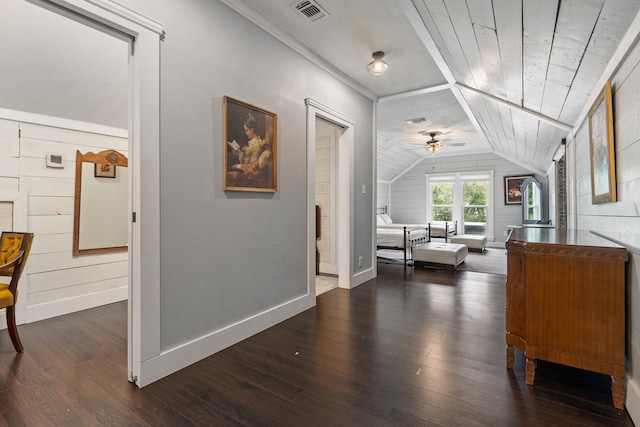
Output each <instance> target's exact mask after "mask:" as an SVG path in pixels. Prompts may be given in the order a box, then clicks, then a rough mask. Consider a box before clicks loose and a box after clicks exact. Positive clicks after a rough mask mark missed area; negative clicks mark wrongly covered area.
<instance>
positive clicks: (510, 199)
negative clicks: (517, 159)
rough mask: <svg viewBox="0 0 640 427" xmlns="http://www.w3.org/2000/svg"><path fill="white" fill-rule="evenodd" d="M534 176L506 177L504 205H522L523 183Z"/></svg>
mask: <svg viewBox="0 0 640 427" xmlns="http://www.w3.org/2000/svg"><path fill="white" fill-rule="evenodd" d="M532 176H533V175H519V176H505V177H504V204H505V205H519V204H521V203H522V190H521V189H520V186H521V185H522V182H523V181H524V180H525V179H527V178H531V177H532Z"/></svg>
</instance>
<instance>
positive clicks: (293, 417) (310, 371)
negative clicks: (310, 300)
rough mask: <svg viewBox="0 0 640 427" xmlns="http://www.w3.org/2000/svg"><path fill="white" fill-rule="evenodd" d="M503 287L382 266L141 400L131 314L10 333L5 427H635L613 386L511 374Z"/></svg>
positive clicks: (83, 315)
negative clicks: (130, 371) (16, 336)
mask: <svg viewBox="0 0 640 427" xmlns="http://www.w3.org/2000/svg"><path fill="white" fill-rule="evenodd" d="M505 298H506V296H505V277H504V276H501V275H492V274H484V273H475V272H464V271H461V272H448V271H437V270H429V269H424V270H412V269H409V270H408V271H407V272H405V271H404V270H403V268H402V266H397V265H392V264H379V266H378V277H377V278H376V279H374V280H371V281H369V282H367V283H365V284H363V285H360V286H358V287H356V288H354V289H351V290H345V289H334V290H331V291H329V292H327V293H324V294H322V295H320V296H319V297H318V298H317V306H316V307H314V308H312V309H310V310H307V311H305V312H303V313H300V314H299V315H297V316H295V317H293V318H291V319H288V320H286V321H284V322H282V323H280V324H278V325H276V326H274V327H272V328H269V329H267V330H265V331H263V332H261V333H259V334H256V335H254V336H252V337H250V338H249V339H247V340H245V341H243V342H240V343H238V344H236V345H234V346H231V347H229V348H228V349H226V350H223V351H221V352H219V353H217V354H215V355H213V356H211V357H208V358H206V359H204V360H202V361H200V362H198V363H195V364H193V365H191V366H189V367H187V368H185V369H183V370H181V371H179V372H177V373H175V374H173V375H170V376H169V377H167V378H164V379H162V380H159V381H157V382H155V383H153V384H150V385H149V386H147V387H145V388H143V389H138V388H137V387H135V386H134V385H132V384H130V383H128V382H127V359H126V346H127V335H126V334H127V304H126V302H122V303H116V304H110V305H107V306H103V307H97V308H95V309H91V310H86V311H83V312H78V313H73V314H69V315H66V316H60V317H57V318H53V319H47V320H44V321H41V322H35V323H32V324H28V325H20V326H19V330H20V335H21V337H22V341H23V343H24V346H25V353H24V354H21V355H17V354H16V353H15V352H14V351H13V346H12V345H11V343H10V341H9V339H8V335H7V334H6V331H0V426H2V425H7V426H17V425H26V426H38V427H40V426H48V425H52V426H53V425H68V426H75V425H79V426H84V425H115V426H118V425H122V426H163V425H167V426H211V425H216V426H218V425H220V426H227V425H228V426H253V425H268V426H315V425H318V426H321V425H322V426H324V425H331V426H353V425H367V426H403V425H404V426H422V425H424V426H477V425H492V426H493V425H496V426H498V425H519V426H540V425H545V426H546V425H562V426H582V425H590V426H632V425H633V422H632V420H631V418H630V417H629V414H628V413H627V412H626V411H625V410H622V411H620V410H617V409H615V408H614V407H613V405H612V403H611V394H610V389H609V388H610V380H609V378H607V377H606V376H603V375H599V374H594V373H591V372H586V371H581V370H577V369H573V368H566V367H563V366H560V365H555V364H550V363H544V362H542V361H540V363H539V365H538V368H537V370H536V384H535V385H534V386H528V385H527V384H526V382H525V368H524V364H525V360H524V357H523V355H522V354H521V353H520V352H519V351H516V360H515V365H514V369H513V370H508V369H506V367H505V363H506V362H505V334H504V324H505V312H504V306H505Z"/></svg>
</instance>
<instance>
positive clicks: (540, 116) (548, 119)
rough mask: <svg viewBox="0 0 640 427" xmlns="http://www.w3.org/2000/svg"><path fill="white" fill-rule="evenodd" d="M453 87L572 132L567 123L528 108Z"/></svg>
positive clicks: (480, 92)
mask: <svg viewBox="0 0 640 427" xmlns="http://www.w3.org/2000/svg"><path fill="white" fill-rule="evenodd" d="M455 86H456V87H459V88H461V89H465V90H468V91H471V92H473V93H477V94H479V95H481V96H483V97H485V98H488V99H491V100H493V101H496V102H499V103H501V104H504V105H507V106H508V107H510V108H514V109H516V110H518V111H522V112H523V113H526V114H528V115H531V116H534V117H536V118H537V119H540V120H542V121H544V122H547V123H549V124H550V125H552V126H555V127H557V128H559V129H562V130H566V131H567V132H572V131H573V126H571V125H569V124H567V123H563V122H561V121H559V120H556V119H553V118H551V117H548V116H545V115H544V114H541V113H538V112H537V111H533V110H530V109H528V108H524V107H521V106H520V105H517V104H514V103H513V102H509V101H507V100H506V99H502V98H498V97H497V96H494V95H491V94H490V93H486V92H483V91H481V90H478V89H475V88H472V87H469V86H467V85H464V84H462V83H456V84H455Z"/></svg>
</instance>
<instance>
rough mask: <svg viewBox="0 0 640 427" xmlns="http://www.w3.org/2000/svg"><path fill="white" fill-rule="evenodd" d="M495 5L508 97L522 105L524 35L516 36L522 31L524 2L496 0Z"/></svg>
mask: <svg viewBox="0 0 640 427" xmlns="http://www.w3.org/2000/svg"><path fill="white" fill-rule="evenodd" d="M472 3H475V2H473V1H472ZM493 5H494V15H495V21H496V34H497V37H498V45H499V46H500V59H501V62H502V70H503V71H502V74H503V78H504V86H505V95H506V99H507V100H508V101H510V102H512V103H514V104H518V105H522V37H517V36H516V37H514V34H515V35H517V34H521V32H522V2H519V1H513V0H494V2H493Z"/></svg>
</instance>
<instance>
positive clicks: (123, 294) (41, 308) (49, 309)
mask: <svg viewBox="0 0 640 427" xmlns="http://www.w3.org/2000/svg"><path fill="white" fill-rule="evenodd" d="M128 296H129V287H128V286H121V287H119V288H115V289H109V290H106V291H101V292H94V293H92V294H85V295H80V296H77V297H71V298H63V299H60V300H57V301H51V302H47V303H44V304H37V305H32V306H28V307H27V308H26V312H27V321H26V323H31V322H37V321H39V320H44V319H49V318H51V317H56V316H62V315H64V314H69V313H74V312H76V311H80V310H86V309H89V308H93V307H98V306H101V305H107V304H111V303H114V302H118V301H125V300H126V299H127V298H128ZM3 327H6V323H4V324H3Z"/></svg>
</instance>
